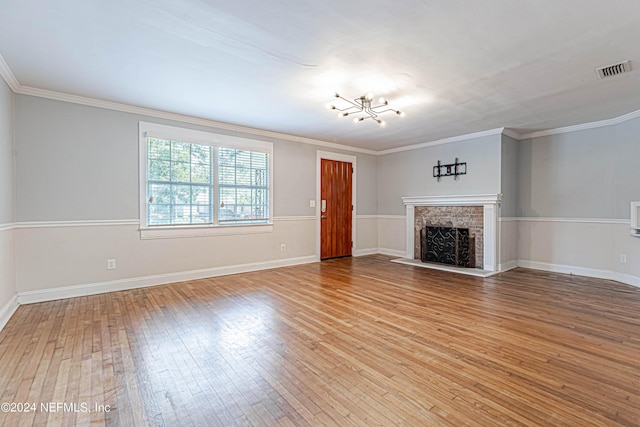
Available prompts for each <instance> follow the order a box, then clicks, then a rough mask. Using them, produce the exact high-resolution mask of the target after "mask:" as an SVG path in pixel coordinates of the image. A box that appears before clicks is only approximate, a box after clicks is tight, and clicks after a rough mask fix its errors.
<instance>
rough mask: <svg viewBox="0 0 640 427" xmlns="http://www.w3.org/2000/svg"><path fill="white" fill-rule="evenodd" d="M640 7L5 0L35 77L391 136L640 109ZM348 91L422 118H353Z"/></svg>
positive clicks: (27, 71) (221, 114)
mask: <svg viewBox="0 0 640 427" xmlns="http://www.w3.org/2000/svg"><path fill="white" fill-rule="evenodd" d="M639 18H640V1H639V0H609V1H606V2H605V1H602V0H561V1H560V0H535V1H533V0H529V1H527V0H490V1H477V0H439V1H438V0H422V1H419V0H402V1H389V0H387V1H380V0H370V1H367V2H365V1H360V0H358V1H345V0H324V1H317V0H314V1H312V0H278V1H275V0H272V1H264V0H263V1H242V0H236V1H228V0H226V1H221V0H161V1H158V0H137V1H125V0H110V1H100V0H56V1H47V0H0V55H1V56H2V57H3V58H4V60H5V62H6V63H7V65H8V67H9V68H10V70H11V71H12V72H13V75H14V76H15V78H16V80H17V81H18V82H19V84H20V85H21V87H33V88H39V89H46V90H51V91H56V92H62V93H67V94H72V95H79V96H84V97H90V98H96V99H100V100H107V101H113V102H118V103H123V104H130V105H135V106H141V107H147V108H153V109H157V110H162V111H168V112H173V113H179V114H185V115H189V116H194V117H199V118H205V119H211V120H215V121H221V122H226V123H232V124H237V125H242V126H248V127H253V128H259V129H265V130H270V131H275V132H280V133H286V134H291V135H296V136H302V137H306V138H313V139H319V140H323V141H329V142H335V143H339V144H344V145H350V146H354V147H359V148H366V149H371V150H384V149H391V148H395V147H400V146H406V145H411V144H419V143H423V142H428V141H433V140H437V139H442V138H447V137H452V136H458V135H463V134H469V133H474V132H480V131H485V130H489V129H495V128H499V127H507V128H511V129H515V130H517V131H520V132H532V131H537V130H544V129H551V128H558V127H564V126H570V125H575V124H580V123H587V122H592V121H598V120H604V119H610V118H614V117H618V116H621V115H624V114H626V113H629V112H631V111H635V110H639V109H640V20H639ZM624 60H631V61H632V66H633V67H634V71H632V72H631V73H628V74H623V75H620V76H616V77H613V78H610V79H605V80H599V79H598V76H597V74H596V71H595V69H596V68H598V67H601V66H606V65H610V64H613V63H617V62H620V61H624ZM636 69H637V70H636ZM334 92H339V93H340V94H342V95H344V96H346V97H351V98H355V97H359V96H361V95H363V94H365V93H368V92H372V93H374V94H375V95H376V96H385V97H386V98H387V99H389V101H390V105H391V106H393V107H395V108H399V109H401V110H404V111H405V112H406V116H405V117H403V118H400V117H397V116H395V115H391V114H390V115H389V117H385V119H386V121H387V126H386V127H384V128H380V127H379V126H378V125H377V124H375V123H374V122H372V121H370V120H367V121H364V122H361V123H358V124H354V123H353V122H352V121H351V120H348V119H342V120H340V119H338V118H337V117H336V116H337V115H336V114H335V112H334V111H331V110H327V109H326V108H325V105H326V104H327V103H329V102H331V101H332V100H333V97H332V95H333V93H334Z"/></svg>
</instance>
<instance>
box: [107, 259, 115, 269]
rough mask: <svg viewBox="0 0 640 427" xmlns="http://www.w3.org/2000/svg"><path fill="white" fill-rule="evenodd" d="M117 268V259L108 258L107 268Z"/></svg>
mask: <svg viewBox="0 0 640 427" xmlns="http://www.w3.org/2000/svg"><path fill="white" fill-rule="evenodd" d="M116 268H117V265H116V260H115V259H108V260H107V270H115V269H116Z"/></svg>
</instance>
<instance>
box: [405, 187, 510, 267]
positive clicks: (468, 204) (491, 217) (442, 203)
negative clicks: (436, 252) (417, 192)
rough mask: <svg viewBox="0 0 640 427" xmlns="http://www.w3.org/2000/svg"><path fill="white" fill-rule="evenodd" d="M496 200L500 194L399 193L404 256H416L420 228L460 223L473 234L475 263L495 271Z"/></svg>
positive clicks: (497, 213)
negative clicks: (404, 232) (403, 210)
mask: <svg viewBox="0 0 640 427" xmlns="http://www.w3.org/2000/svg"><path fill="white" fill-rule="evenodd" d="M500 201H501V195H500V194H478V195H464V196H418V197H403V198H402V202H403V203H404V205H405V207H406V212H407V214H406V221H407V222H406V230H407V238H406V239H407V246H406V248H407V249H406V255H405V256H406V258H408V259H412V260H415V259H418V260H419V259H420V228H424V227H425V226H426V225H442V226H452V227H464V228H469V231H470V234H471V235H472V236H475V238H476V266H477V267H478V268H482V269H484V270H486V271H497V269H498V265H497V263H498V217H499V209H500Z"/></svg>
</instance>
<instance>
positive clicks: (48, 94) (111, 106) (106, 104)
mask: <svg viewBox="0 0 640 427" xmlns="http://www.w3.org/2000/svg"><path fill="white" fill-rule="evenodd" d="M14 92H16V93H19V94H21V95H30V96H36V97H39V98H47V99H53V100H55V101H65V102H71V103H74V104H81V105H87V106H90V107H98V108H105V109H108V110H115V111H122V112H125V113H132V114H140V115H143V116H149V117H157V118H161V119H167V120H175V121H178V122H183V123H191V124H195V125H201V126H207V127H210V128H215V129H224V130H229V131H233V132H239V133H242V134H245V135H246V134H248V135H256V136H262V137H266V138H276V139H280V140H285V141H291V142H300V143H303V144H310V145H317V146H320V147H328V148H333V149H337V150H343V151H349V152H356V153H363V154H371V155H376V154H378V152H377V151H374V150H368V149H366V148H358V147H350V146H348V145H342V144H336V143H334V142H327V141H322V140H319V139H312V138H305V137H301V136H295V135H289V134H286V133H279V132H272V131H268V130H263V129H256V128H250V127H246V126H240V125H234V124H231V123H224V122H218V121H215V120H209V119H203V118H200V117H193V116H187V115H185V114H178V113H171V112H168V111H161V110H155V109H152V108H146V107H138V106H135V105H129V104H121V103H119V102H113V101H104V100H101V99H96V98H89V97H85V96H78V95H71V94H67V93H62V92H56V91H52V90H47V89H39V88H34V87H29V86H19V87H18V88H17V90H16V89H14Z"/></svg>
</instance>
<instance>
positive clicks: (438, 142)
mask: <svg viewBox="0 0 640 427" xmlns="http://www.w3.org/2000/svg"><path fill="white" fill-rule="evenodd" d="M503 132H504V128H497V129H490V130H484V131H482V132H475V133H468V134H466V135H458V136H452V137H450V138H444V139H437V140H435V141H429V142H423V143H420V144H413V145H406V146H404V147H397V148H390V149H388V150H382V151H376V154H378V155H383V154H391V153H399V152H401V151H410V150H417V149H420V148H425V147H432V146H434V145H441V144H449V143H451V142H458V141H465V140H468V139H474V138H481V137H483V136H489V135H500V134H502V133H503Z"/></svg>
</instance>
